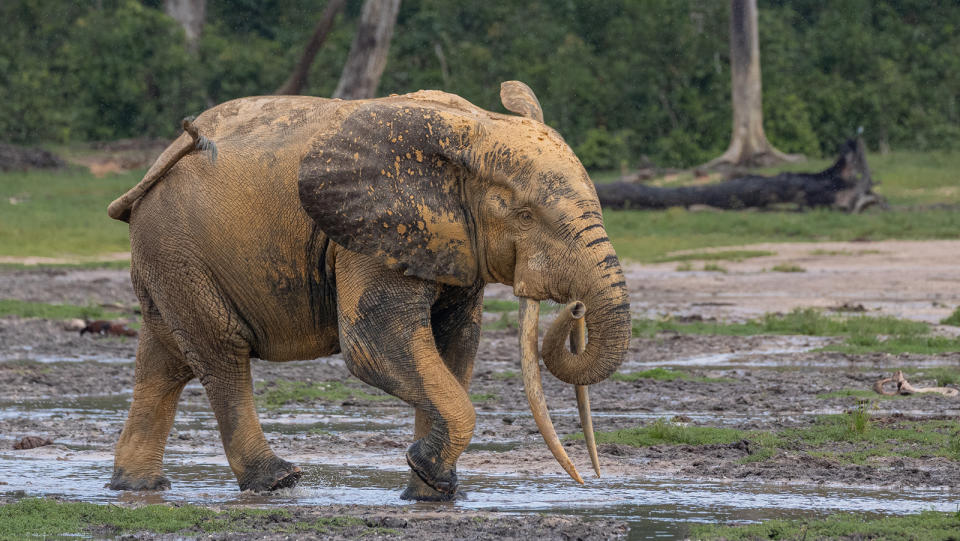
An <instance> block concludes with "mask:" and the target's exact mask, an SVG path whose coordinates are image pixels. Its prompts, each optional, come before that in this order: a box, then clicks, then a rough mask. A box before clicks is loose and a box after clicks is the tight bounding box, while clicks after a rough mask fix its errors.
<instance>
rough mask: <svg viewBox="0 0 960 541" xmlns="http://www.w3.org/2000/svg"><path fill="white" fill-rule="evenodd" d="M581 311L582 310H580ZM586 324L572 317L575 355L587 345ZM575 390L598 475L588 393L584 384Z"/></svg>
mask: <svg viewBox="0 0 960 541" xmlns="http://www.w3.org/2000/svg"><path fill="white" fill-rule="evenodd" d="M581 313H582V312H581ZM586 332H587V326H586V324H585V323H584V321H583V318H582V317H579V318H576V319H574V323H573V328H572V329H570V351H571V352H572V353H574V354H576V355H579V354H581V353H583V350H584V349H586V347H587V340H586V338H587V337H586ZM574 388H575V389H576V391H577V411H579V412H580V426H581V427H582V428H583V439H584V441H586V442H587V451H588V452H589V453H590V463H591V464H593V471H595V472H596V473H597V477H600V457H598V456H597V438H596V436H595V435H594V433H593V416H591V415H590V393H589V391H588V387H587V386H586V385H574Z"/></svg>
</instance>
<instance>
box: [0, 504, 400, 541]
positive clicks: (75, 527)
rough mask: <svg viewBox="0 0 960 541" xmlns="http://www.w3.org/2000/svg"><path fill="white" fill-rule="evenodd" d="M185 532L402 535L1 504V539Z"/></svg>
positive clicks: (192, 512) (346, 525) (263, 513)
mask: <svg viewBox="0 0 960 541" xmlns="http://www.w3.org/2000/svg"><path fill="white" fill-rule="evenodd" d="M180 531H184V532H183V535H185V536H189V537H192V536H196V535H198V534H202V533H215V532H258V533H262V532H271V533H278V534H282V533H287V534H297V533H299V534H301V535H312V536H316V535H323V534H330V533H333V532H337V533H342V534H349V535H356V536H358V537H359V536H366V535H374V536H376V535H377V534H384V533H399V532H397V531H396V530H389V531H387V530H385V529H383V528H380V527H377V526H369V525H367V524H366V523H365V521H364V520H363V519H360V518H357V517H349V516H336V517H309V518H308V519H306V520H305V519H304V517H294V515H293V514H292V513H291V512H290V511H288V510H285V509H231V510H222V511H218V510H213V509H209V508H206V507H199V506H196V505H189V504H184V505H178V506H176V507H174V506H168V505H147V506H144V507H139V508H128V507H120V506H117V505H97V504H92V503H80V502H58V501H54V500H47V499H40V498H29V499H24V500H20V501H18V502H15V503H9V504H6V505H0V540H3V541H6V540H15V539H25V538H31V539H32V538H41V537H46V536H69V537H81V536H82V537H91V536H92V537H94V538H114V537H117V536H119V535H121V534H124V533H130V532H151V533H156V534H164V533H167V534H169V533H174V532H180Z"/></svg>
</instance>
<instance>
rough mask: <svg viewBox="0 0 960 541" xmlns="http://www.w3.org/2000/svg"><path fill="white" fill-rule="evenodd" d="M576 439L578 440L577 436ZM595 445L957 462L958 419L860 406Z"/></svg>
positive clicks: (622, 434)
mask: <svg viewBox="0 0 960 541" xmlns="http://www.w3.org/2000/svg"><path fill="white" fill-rule="evenodd" d="M573 437H574V438H578V439H580V438H582V437H583V434H582V433H581V434H577V435H575V436H573ZM596 438H597V442H598V443H614V444H620V445H629V446H632V447H649V446H652V445H712V444H730V443H735V442H738V441H741V440H746V441H747V442H748V445H747V446H746V448H748V449H749V454H748V455H747V456H746V457H744V458H743V459H741V462H742V463H745V464H746V463H751V462H761V461H764V460H768V459H772V458H775V457H777V456H778V455H780V454H782V453H789V454H790V455H791V456H796V455H798V454H802V455H807V456H811V457H818V458H822V459H828V460H832V461H834V462H836V463H838V464H864V463H866V462H867V461H869V460H870V459H872V458H876V457H888V456H900V457H914V458H929V457H943V458H947V459H950V460H955V461H960V423H958V422H957V421H956V420H940V419H934V420H910V419H906V418H896V417H880V418H875V417H873V416H871V414H870V411H869V407H866V406H861V407H859V408H856V409H854V410H852V411H850V412H848V413H845V414H841V415H822V416H819V417H817V418H816V419H815V420H814V422H813V423H812V424H811V425H810V426H805V427H800V428H784V429H780V430H775V431H762V430H751V431H746V430H736V429H732V428H716V427H708V426H692V425H682V424H675V423H673V422H670V421H666V420H663V419H658V420H657V421H655V422H654V423H651V424H650V425H647V426H639V427H635V428H628V429H623V430H616V431H612V432H597V433H596Z"/></svg>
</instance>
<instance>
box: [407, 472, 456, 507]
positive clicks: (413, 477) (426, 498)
mask: <svg viewBox="0 0 960 541" xmlns="http://www.w3.org/2000/svg"><path fill="white" fill-rule="evenodd" d="M400 499H401V500H413V501H418V502H449V501H453V500H465V499H467V495H466V493H464V492H463V491H462V490H457V491H456V492H455V493H453V494H449V493H445V492H440V491H438V490H436V489H434V488H433V487H431V486H430V485H428V484H426V483H425V482H424V481H423V479H421V478H420V476H419V475H417V474H416V473H415V472H410V482H409V483H407V488H406V489H404V491H403V494H400Z"/></svg>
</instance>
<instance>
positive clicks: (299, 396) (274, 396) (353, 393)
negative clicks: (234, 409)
mask: <svg viewBox="0 0 960 541" xmlns="http://www.w3.org/2000/svg"><path fill="white" fill-rule="evenodd" d="M390 398H391V397H390V396H389V395H386V394H372V393H368V392H366V391H365V390H363V389H358V388H356V387H348V386H347V385H344V384H343V383H341V382H339V381H320V382H305V381H289V380H278V381H274V382H273V383H272V384H270V385H269V386H268V387H267V388H266V389H265V390H264V392H263V394H261V395H260V396H259V397H258V398H257V399H258V401H259V402H260V403H261V404H262V405H263V406H264V407H266V408H269V409H277V408H282V407H284V406H287V405H290V404H297V403H309V402H314V401H317V400H321V401H326V402H342V401H344V400H369V401H380V400H388V399H390Z"/></svg>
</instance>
